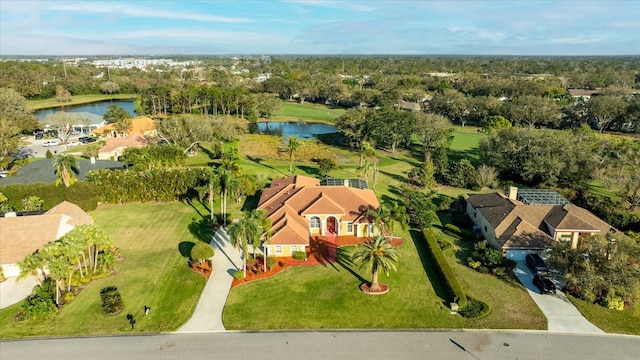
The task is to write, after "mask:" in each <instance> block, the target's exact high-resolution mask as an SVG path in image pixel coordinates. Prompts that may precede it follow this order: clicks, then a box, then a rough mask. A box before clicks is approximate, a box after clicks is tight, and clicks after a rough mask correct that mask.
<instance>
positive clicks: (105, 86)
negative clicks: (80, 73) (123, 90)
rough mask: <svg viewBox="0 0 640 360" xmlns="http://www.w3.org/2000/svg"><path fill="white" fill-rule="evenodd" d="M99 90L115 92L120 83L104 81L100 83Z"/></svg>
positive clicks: (109, 92) (107, 92)
mask: <svg viewBox="0 0 640 360" xmlns="http://www.w3.org/2000/svg"><path fill="white" fill-rule="evenodd" d="M100 91H101V92H103V93H105V94H115V93H117V92H118V91H120V85H118V83H116V82H113V81H105V82H103V83H102V85H100Z"/></svg>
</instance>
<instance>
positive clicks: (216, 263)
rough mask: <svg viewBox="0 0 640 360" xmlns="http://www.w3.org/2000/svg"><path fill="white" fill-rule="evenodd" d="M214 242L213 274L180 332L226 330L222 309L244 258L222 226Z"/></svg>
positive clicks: (215, 235) (212, 244) (212, 243)
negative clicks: (235, 273)
mask: <svg viewBox="0 0 640 360" xmlns="http://www.w3.org/2000/svg"><path fill="white" fill-rule="evenodd" d="M211 246H212V247H213V249H214V250H215V255H214V257H213V259H212V264H213V269H212V272H211V276H210V277H209V280H208V281H207V284H206V285H205V286H204V289H203V290H202V294H201V295H200V300H199V301H198V305H197V306H196V310H195V311H194V312H193V315H192V316H191V319H189V321H187V323H186V324H184V325H183V326H182V327H181V328H180V329H178V331H177V332H178V333H196V332H221V331H226V329H225V328H224V325H223V324H222V311H223V310H224V304H225V303H226V302H227V296H228V295H229V290H230V289H231V282H232V281H233V272H234V271H236V270H238V269H241V266H242V260H241V258H240V252H239V251H238V250H237V249H236V248H234V247H233V246H232V245H231V243H230V242H229V237H228V236H227V233H226V231H225V230H223V229H222V228H220V229H218V231H217V232H216V233H215V234H214V236H213V240H212V241H211Z"/></svg>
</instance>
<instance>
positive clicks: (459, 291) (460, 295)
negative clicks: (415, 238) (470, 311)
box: [422, 229, 467, 309]
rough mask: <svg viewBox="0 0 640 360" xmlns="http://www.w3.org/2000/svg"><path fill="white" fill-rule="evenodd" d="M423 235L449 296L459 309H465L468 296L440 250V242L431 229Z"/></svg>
mask: <svg viewBox="0 0 640 360" xmlns="http://www.w3.org/2000/svg"><path fill="white" fill-rule="evenodd" d="M422 234H423V235H424V238H425V240H426V241H427V245H428V248H429V250H430V252H431V256H432V258H433V259H434V260H435V263H436V264H437V267H436V269H437V271H438V274H439V275H440V277H441V279H442V282H443V283H444V285H445V288H446V289H447V291H448V292H449V295H450V296H451V297H452V298H453V301H454V302H456V303H458V307H459V309H464V308H465V306H467V295H466V294H465V292H464V289H463V288H462V284H460V281H459V280H458V278H457V277H456V275H455V274H454V273H453V270H452V269H451V266H449V262H448V261H447V258H446V256H445V255H444V253H443V252H442V250H440V246H439V245H438V240H437V239H436V237H435V235H434V234H433V232H431V229H424V230H423V231H422Z"/></svg>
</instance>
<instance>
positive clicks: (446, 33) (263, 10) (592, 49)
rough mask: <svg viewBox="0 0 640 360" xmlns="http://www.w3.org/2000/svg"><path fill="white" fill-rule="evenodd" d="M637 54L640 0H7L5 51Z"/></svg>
mask: <svg viewBox="0 0 640 360" xmlns="http://www.w3.org/2000/svg"><path fill="white" fill-rule="evenodd" d="M180 54H184V55H243V54H255V55H276V54H280V55H283V54H307V55H377V54H396V55H575V56H584V55H640V0H623V1H606V0H605V1H578V0H564V1H552V0H538V1H514V0H511V1H506V0H504V1H471V0H466V1H463V0H452V1H430V0H421V1H418V0H414V1H383V0H369V1H364V0H342V1H320V0H299V1H298V0H282V1H277V0H263V1H248V0H247V1H243V0H238V1H152V0H129V1H91V0H86V1H56V0H48V1H36V0H0V56H8V55H154V56H159V55H180Z"/></svg>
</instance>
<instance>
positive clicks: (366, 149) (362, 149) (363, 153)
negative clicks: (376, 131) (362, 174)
mask: <svg viewBox="0 0 640 360" xmlns="http://www.w3.org/2000/svg"><path fill="white" fill-rule="evenodd" d="M375 153H376V149H375V147H374V146H373V145H371V143H370V142H368V141H361V142H360V146H359V147H358V154H359V155H360V162H359V163H358V166H360V167H362V165H363V164H364V159H365V158H366V157H367V156H371V155H374V154H375Z"/></svg>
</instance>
